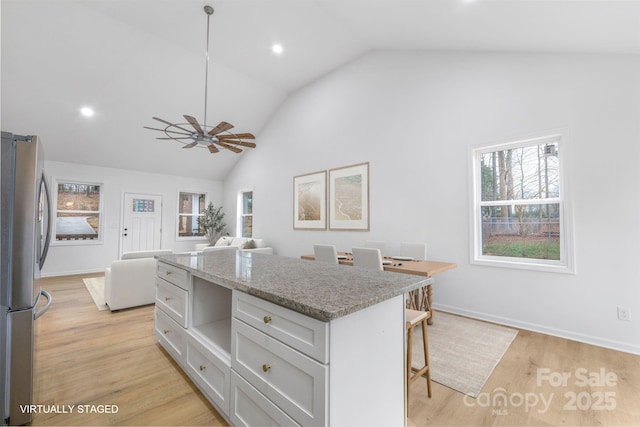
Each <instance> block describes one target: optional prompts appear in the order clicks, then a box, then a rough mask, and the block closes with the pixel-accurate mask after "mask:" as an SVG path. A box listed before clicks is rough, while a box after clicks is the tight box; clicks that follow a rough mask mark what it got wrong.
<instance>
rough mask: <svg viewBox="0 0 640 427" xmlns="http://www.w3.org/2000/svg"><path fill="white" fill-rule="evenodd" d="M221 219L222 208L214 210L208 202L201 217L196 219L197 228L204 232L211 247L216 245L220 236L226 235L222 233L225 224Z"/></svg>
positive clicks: (222, 215)
mask: <svg viewBox="0 0 640 427" xmlns="http://www.w3.org/2000/svg"><path fill="white" fill-rule="evenodd" d="M223 219H224V212H222V206H220V207H218V208H216V207H215V206H213V203H212V202H209V205H207V208H206V209H205V210H204V212H203V214H202V216H201V217H198V226H199V227H200V228H201V229H202V230H203V231H204V235H205V236H207V239H208V240H209V244H210V245H211V246H213V245H215V244H216V242H217V241H218V239H219V238H220V236H222V235H226V234H228V233H225V232H224V229H225V227H226V226H227V224H225V223H224V222H223V221H222V220H223Z"/></svg>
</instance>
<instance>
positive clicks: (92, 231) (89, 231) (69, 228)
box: [56, 212, 100, 240]
mask: <svg viewBox="0 0 640 427" xmlns="http://www.w3.org/2000/svg"><path fill="white" fill-rule="evenodd" d="M98 230H100V215H99V214H97V213H95V214H84V213H65V212H57V213H56V240H97V239H98V238H99V237H100V236H99V235H98Z"/></svg>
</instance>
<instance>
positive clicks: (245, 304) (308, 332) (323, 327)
mask: <svg viewBox="0 0 640 427" xmlns="http://www.w3.org/2000/svg"><path fill="white" fill-rule="evenodd" d="M233 317H234V318H236V319H238V320H242V321H243V322H245V323H246V324H248V325H251V326H253V327H254V328H256V329H257V330H259V331H261V332H264V333H265V334H267V335H269V336H271V337H273V338H275V339H277V340H279V341H282V342H283V343H285V344H287V345H288V346H290V347H292V348H294V349H296V350H298V351H301V352H302V353H304V354H306V355H308V356H310V357H312V358H314V359H316V360H318V361H319V362H321V363H327V362H328V361H329V345H328V339H329V323H328V322H322V321H320V320H317V319H314V318H311V317H309V316H305V315H304V314H300V313H297V312H295V311H293V310H289V309H287V308H284V307H282V306H279V305H276V304H273V303H271V302H269V301H265V300H262V299H260V298H256V297H254V296H251V295H248V294H245V293H242V292H235V293H234V297H233Z"/></svg>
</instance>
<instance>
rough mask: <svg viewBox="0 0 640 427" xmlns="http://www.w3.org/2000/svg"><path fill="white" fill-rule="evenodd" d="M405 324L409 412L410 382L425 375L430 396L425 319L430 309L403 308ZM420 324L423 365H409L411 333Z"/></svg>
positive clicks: (410, 359) (407, 402) (411, 350)
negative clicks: (415, 366) (418, 366)
mask: <svg viewBox="0 0 640 427" xmlns="http://www.w3.org/2000/svg"><path fill="white" fill-rule="evenodd" d="M405 318H406V322H407V323H406V325H407V379H406V387H407V390H406V396H407V399H406V406H407V415H408V414H409V388H410V387H411V383H412V382H414V381H415V380H417V379H418V378H420V377H421V376H422V375H425V376H426V378H427V394H428V395H429V397H431V372H430V370H429V343H428V340H427V320H428V319H429V318H431V311H419V310H412V309H409V308H407V309H405ZM418 325H422V342H423V344H424V345H423V348H424V366H422V367H420V368H414V367H412V366H411V363H412V353H413V334H414V329H415V327H416V326H418Z"/></svg>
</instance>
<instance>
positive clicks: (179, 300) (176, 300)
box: [156, 277, 189, 328]
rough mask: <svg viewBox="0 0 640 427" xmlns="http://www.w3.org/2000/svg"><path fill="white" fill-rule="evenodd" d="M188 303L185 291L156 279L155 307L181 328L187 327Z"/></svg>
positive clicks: (187, 295)
mask: <svg viewBox="0 0 640 427" xmlns="http://www.w3.org/2000/svg"><path fill="white" fill-rule="evenodd" d="M188 303H189V294H188V292H187V291H185V290H184V289H180V288H179V287H177V286H174V285H172V284H171V283H169V282H167V281H165V280H163V279H160V278H158V277H156V307H159V308H160V309H162V310H163V311H164V312H165V313H166V314H168V315H169V316H170V317H171V318H172V319H173V320H175V321H176V322H178V324H180V326H182V327H183V328H186V327H187V304H188Z"/></svg>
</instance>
